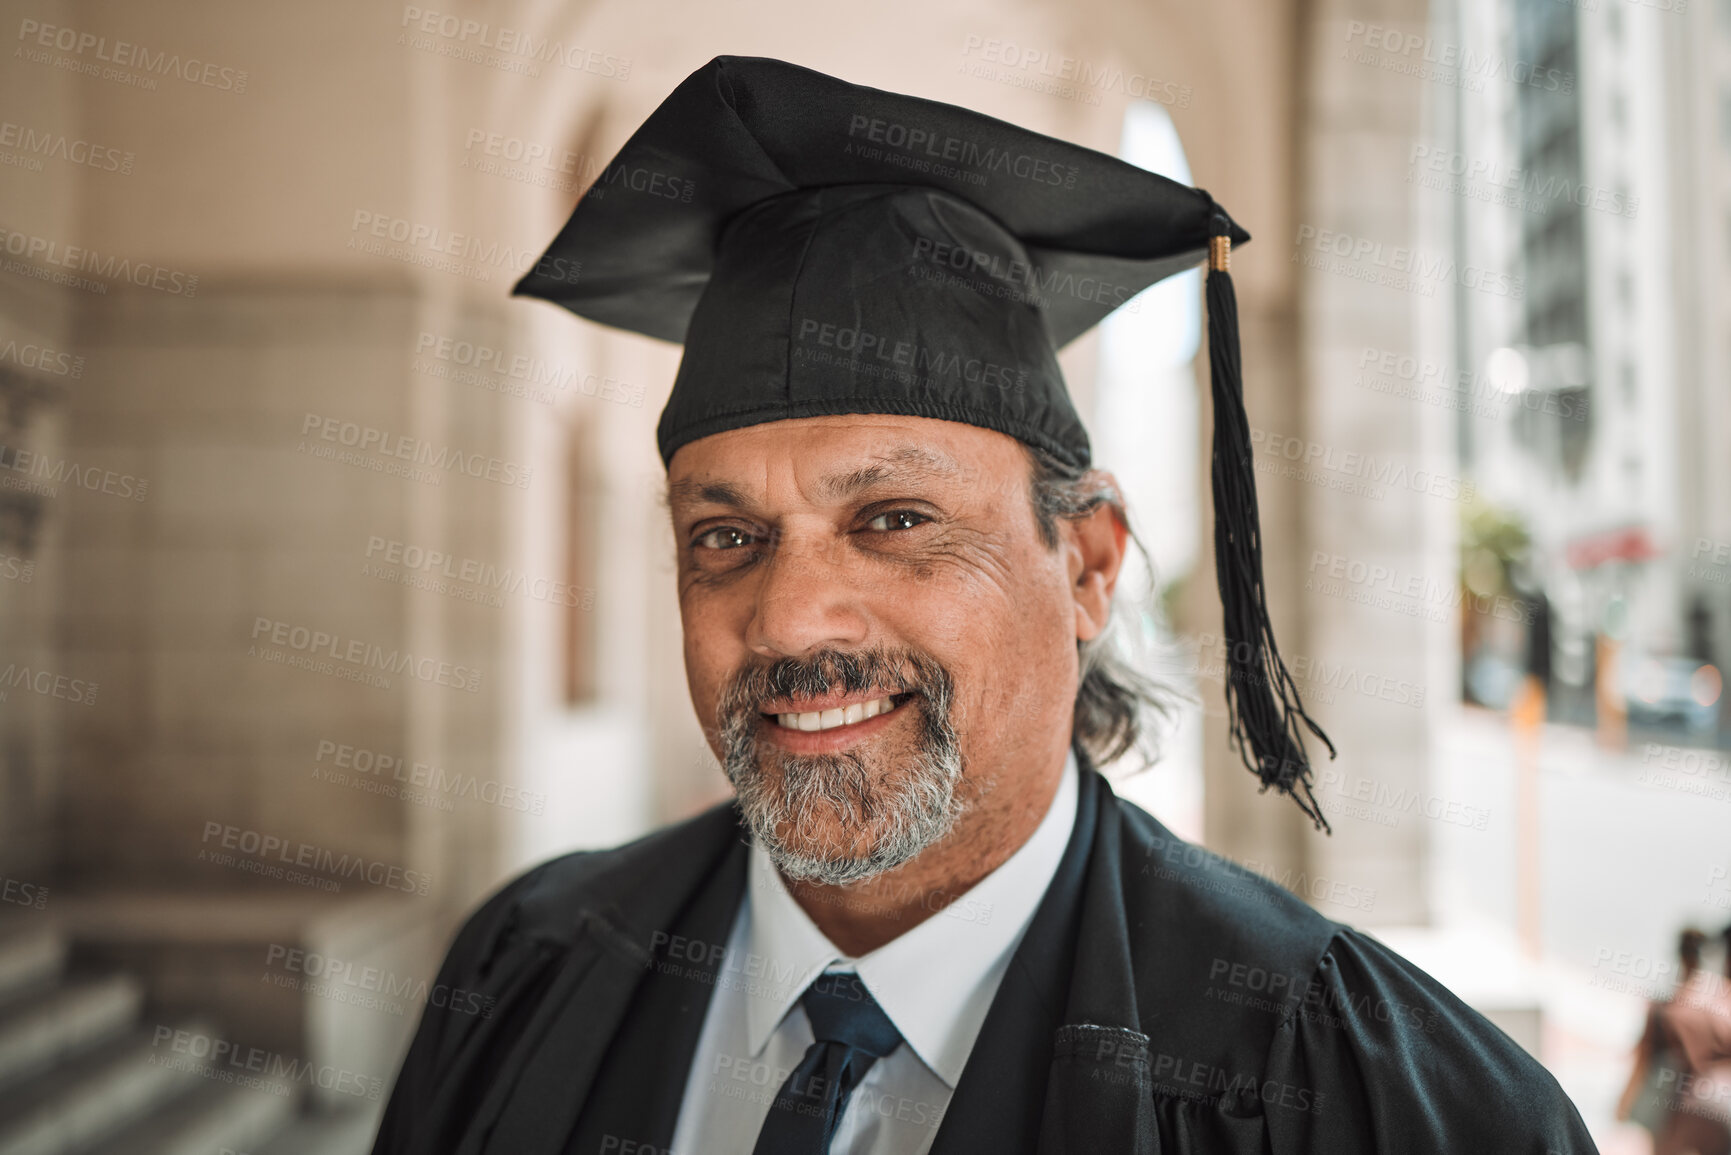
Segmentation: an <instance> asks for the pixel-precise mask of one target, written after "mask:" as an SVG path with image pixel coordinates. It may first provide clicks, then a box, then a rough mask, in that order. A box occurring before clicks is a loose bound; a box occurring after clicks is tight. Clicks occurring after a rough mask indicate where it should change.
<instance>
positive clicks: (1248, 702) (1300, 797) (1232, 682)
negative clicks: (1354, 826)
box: [1207, 216, 1335, 833]
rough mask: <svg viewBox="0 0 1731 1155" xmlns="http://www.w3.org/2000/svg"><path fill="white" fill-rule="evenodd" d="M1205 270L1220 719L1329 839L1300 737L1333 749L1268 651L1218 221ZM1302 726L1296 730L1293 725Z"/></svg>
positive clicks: (1266, 780)
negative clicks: (1222, 666)
mask: <svg viewBox="0 0 1731 1155" xmlns="http://www.w3.org/2000/svg"><path fill="white" fill-rule="evenodd" d="M1216 232H1217V234H1218V235H1216V236H1215V237H1214V239H1213V244H1212V246H1211V248H1210V257H1209V267H1208V290H1207V295H1208V376H1209V379H1210V382H1211V386H1212V391H1213V395H1214V466H1213V481H1214V571H1215V574H1216V575H1217V577H1218V578H1219V581H1220V607H1221V611H1222V614H1223V616H1224V620H1225V630H1224V633H1225V636H1226V711H1227V716H1228V718H1229V719H1230V721H1231V725H1232V743H1233V746H1234V747H1235V748H1236V749H1237V750H1238V753H1239V756H1240V757H1241V758H1243V759H1244V765H1245V767H1246V768H1247V769H1249V770H1250V771H1251V773H1253V774H1255V775H1256V776H1257V778H1259V779H1260V780H1261V781H1262V788H1263V790H1267V789H1268V788H1269V787H1270V786H1272V787H1274V788H1275V789H1277V790H1279V791H1280V792H1281V793H1283V794H1286V795H1288V796H1290V797H1291V798H1292V800H1293V801H1294V802H1296V803H1298V808H1299V809H1300V810H1302V811H1304V813H1305V815H1306V816H1307V817H1309V818H1310V820H1311V821H1312V822H1314V823H1315V824H1316V827H1317V829H1319V830H1327V831H1329V832H1330V833H1332V830H1330V828H1329V825H1328V820H1327V819H1325V818H1323V816H1322V808H1321V807H1320V806H1318V805H1317V801H1316V795H1315V794H1313V793H1312V792H1311V769H1310V759H1309V756H1308V755H1307V754H1306V752H1305V749H1304V729H1309V730H1310V732H1311V733H1312V734H1315V735H1316V736H1317V737H1318V738H1320V739H1322V742H1323V745H1325V746H1327V747H1328V756H1329V757H1330V758H1333V757H1334V756H1335V751H1334V743H1333V742H1330V741H1329V740H1328V735H1327V734H1324V733H1323V732H1322V729H1321V727H1319V726H1318V725H1317V724H1316V723H1315V722H1313V721H1312V720H1311V718H1310V715H1308V714H1306V713H1305V712H1304V703H1303V701H1302V700H1301V699H1300V698H1299V695H1298V686H1297V684H1296V683H1295V682H1293V680H1292V675H1291V674H1289V673H1287V672H1286V663H1285V662H1283V661H1281V659H1280V651H1279V650H1278V649H1277V648H1276V647H1275V644H1274V627H1273V625H1272V624H1271V623H1270V622H1269V620H1268V599H1267V598H1266V597H1265V596H1264V593H1263V584H1262V530H1261V520H1260V515H1259V514H1258V512H1257V508H1256V467H1255V461H1254V459H1253V458H1252V456H1251V447H1250V419H1249V417H1248V416H1247V415H1246V414H1245V412H1244V374H1243V366H1242V364H1241V360H1240V356H1239V348H1238V297H1237V294H1236V293H1234V292H1233V289H1232V276H1231V274H1230V273H1228V272H1227V271H1226V265H1227V253H1228V252H1229V251H1230V243H1229V241H1228V240H1227V237H1226V236H1225V225H1224V222H1222V221H1221V220H1220V218H1219V217H1218V216H1217V217H1216ZM1300 722H1302V723H1303V724H1304V725H1303V727H1302V728H1301V727H1300V725H1299V723H1300Z"/></svg>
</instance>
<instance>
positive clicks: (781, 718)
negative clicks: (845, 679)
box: [775, 698, 896, 733]
mask: <svg viewBox="0 0 1731 1155" xmlns="http://www.w3.org/2000/svg"><path fill="white" fill-rule="evenodd" d="M895 705H896V704H895V702H893V701H891V700H890V699H889V698H877V699H875V700H873V701H870V702H853V703H850V704H849V705H846V706H834V707H831V708H830V709H828V710H808V711H806V712H805V713H803V714H777V715H776V716H775V720H776V723H777V724H778V725H779V726H781V728H782V729H784V730H804V731H806V732H807V733H810V732H812V731H814V730H833V729H835V728H836V727H837V726H852V725H853V724H854V723H856V722H863V721H865V720H866V719H867V718H875V717H877V716H878V715H879V714H887V713H889V712H890V711H891V710H893V709H895Z"/></svg>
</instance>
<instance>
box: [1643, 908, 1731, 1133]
mask: <svg viewBox="0 0 1731 1155" xmlns="http://www.w3.org/2000/svg"><path fill="white" fill-rule="evenodd" d="M1706 937H1707V936H1706V935H1704V934H1702V933H1701V932H1700V931H1699V930H1696V929H1695V928H1693V927H1690V928H1689V929H1687V930H1685V931H1683V933H1682V934H1681V936H1679V939H1678V943H1677V954H1678V960H1679V963H1680V971H1679V977H1678V984H1677V990H1676V993H1675V994H1674V995H1673V996H1672V997H1671V998H1670V999H1668V1000H1655V1001H1654V1002H1653V1003H1652V1004H1651V1005H1650V1007H1649V1008H1648V1013H1647V1026H1646V1029H1645V1030H1644V1031H1643V1032H1642V1035H1641V1041H1640V1042H1639V1043H1638V1044H1636V1047H1635V1069H1634V1070H1633V1071H1632V1072H1631V1073H1630V1076H1629V1085H1628V1087H1627V1088H1626V1089H1625V1090H1624V1092H1623V1098H1622V1101H1621V1102H1620V1103H1619V1104H1618V1111H1617V1114H1618V1117H1619V1118H1628V1119H1633V1120H1634V1121H1635V1122H1637V1123H1640V1124H1641V1125H1642V1126H1643V1127H1646V1128H1647V1129H1648V1130H1649V1131H1652V1132H1653V1136H1654V1142H1653V1152H1654V1155H1731V984H1728V983H1727V981H1726V978H1725V977H1722V976H1720V975H1716V974H1714V973H1712V972H1711V971H1707V970H1703V969H1701V953H1702V950H1703V948H1704V947H1705V945H1706ZM1726 963H1727V968H1728V970H1731V952H1728V954H1727V960H1726Z"/></svg>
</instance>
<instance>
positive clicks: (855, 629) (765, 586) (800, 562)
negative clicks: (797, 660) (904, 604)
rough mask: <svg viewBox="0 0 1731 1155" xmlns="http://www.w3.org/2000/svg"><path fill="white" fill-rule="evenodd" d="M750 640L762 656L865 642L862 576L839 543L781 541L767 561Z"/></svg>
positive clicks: (782, 654) (758, 594)
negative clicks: (859, 575) (861, 588)
mask: <svg viewBox="0 0 1731 1155" xmlns="http://www.w3.org/2000/svg"><path fill="white" fill-rule="evenodd" d="M761 573H762V576H761V578H760V579H759V583H758V586H757V604H756V612H755V613H754V614H753V615H752V619H751V623H750V625H749V626H748V627H747V635H746V643H747V645H749V646H750V647H751V649H752V651H753V652H755V653H758V654H761V655H763V656H764V657H773V658H783V657H798V656H800V655H803V654H807V653H810V652H812V651H814V650H819V649H823V648H825V647H835V648H843V649H845V648H850V647H857V646H859V645H862V644H863V643H864V642H865V640H866V637H867V634H868V632H869V624H868V616H867V614H866V612H865V607H864V605H863V604H862V600H861V596H860V585H859V582H858V575H857V574H856V573H854V572H853V571H852V570H851V569H850V568H849V565H848V559H847V558H846V556H845V549H844V547H842V546H841V545H839V544H836V545H831V544H827V543H822V544H819V543H799V542H791V541H788V540H787V539H785V538H784V539H783V540H782V541H781V542H779V543H778V544H777V547H776V548H775V549H774V550H773V551H772V552H771V554H770V557H769V560H768V561H767V562H765V563H764V569H763V570H762V571H761Z"/></svg>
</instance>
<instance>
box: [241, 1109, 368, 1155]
mask: <svg viewBox="0 0 1731 1155" xmlns="http://www.w3.org/2000/svg"><path fill="white" fill-rule="evenodd" d="M383 1115H384V1104H383V1103H376V1104H371V1105H369V1106H368V1107H366V1108H363V1109H358V1110H355V1109H350V1110H343V1111H334V1112H331V1113H329V1114H322V1115H308V1116H305V1117H303V1118H301V1119H298V1120H296V1121H295V1122H294V1124H292V1125H291V1126H290V1127H289V1128H288V1129H287V1130H285V1131H284V1132H283V1133H282V1134H281V1135H280V1136H278V1137H277V1138H276V1139H274V1140H272V1141H271V1142H270V1143H267V1144H265V1145H264V1146H263V1147H255V1148H253V1150H252V1152H251V1153H250V1155H368V1152H370V1151H371V1150H372V1149H373V1138H374V1136H376V1135H377V1134H378V1132H379V1119H380V1118H381V1117H382V1116H383Z"/></svg>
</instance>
